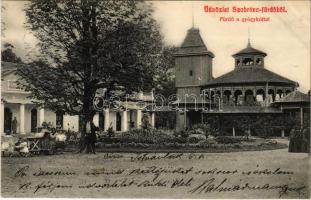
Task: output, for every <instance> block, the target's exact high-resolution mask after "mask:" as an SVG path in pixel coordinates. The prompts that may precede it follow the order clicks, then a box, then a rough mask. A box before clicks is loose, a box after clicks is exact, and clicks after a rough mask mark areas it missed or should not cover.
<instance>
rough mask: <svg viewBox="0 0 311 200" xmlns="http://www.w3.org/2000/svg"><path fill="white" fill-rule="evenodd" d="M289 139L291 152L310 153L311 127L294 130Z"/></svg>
mask: <svg viewBox="0 0 311 200" xmlns="http://www.w3.org/2000/svg"><path fill="white" fill-rule="evenodd" d="M289 139H290V142H289V149H288V151H289V152H303V153H309V152H310V127H304V128H302V129H292V130H291V133H290V138H289Z"/></svg>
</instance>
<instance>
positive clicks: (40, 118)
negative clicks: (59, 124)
mask: <svg viewBox="0 0 311 200" xmlns="http://www.w3.org/2000/svg"><path fill="white" fill-rule="evenodd" d="M43 122H44V108H40V109H39V127H41V126H42V123H43Z"/></svg>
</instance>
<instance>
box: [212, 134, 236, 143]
mask: <svg viewBox="0 0 311 200" xmlns="http://www.w3.org/2000/svg"><path fill="white" fill-rule="evenodd" d="M216 141H217V142H218V143H220V144H234V143H240V142H241V140H240V139H239V138H234V137H228V136H218V137H216Z"/></svg>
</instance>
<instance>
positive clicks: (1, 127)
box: [0, 102, 4, 134]
mask: <svg viewBox="0 0 311 200" xmlns="http://www.w3.org/2000/svg"><path fill="white" fill-rule="evenodd" d="M0 115H1V116H0V118H1V120H0V134H1V133H4V103H2V102H1V108H0Z"/></svg>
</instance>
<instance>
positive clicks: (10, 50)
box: [1, 43, 22, 63]
mask: <svg viewBox="0 0 311 200" xmlns="http://www.w3.org/2000/svg"><path fill="white" fill-rule="evenodd" d="M1 60H2V61H5V62H12V63H22V59H21V58H20V57H18V56H17V55H16V54H15V47H14V46H13V45H12V44H10V43H4V44H3V49H2V50H1Z"/></svg>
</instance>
